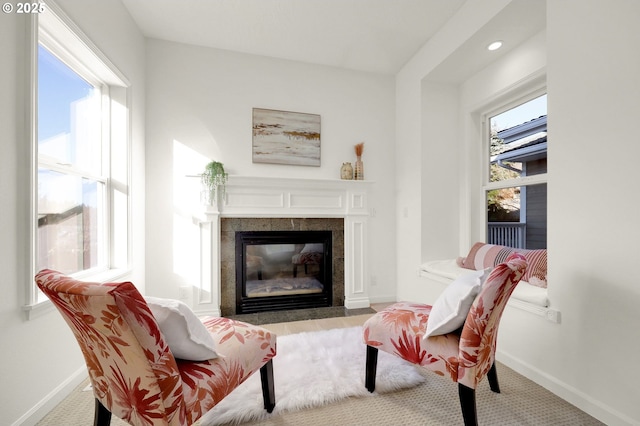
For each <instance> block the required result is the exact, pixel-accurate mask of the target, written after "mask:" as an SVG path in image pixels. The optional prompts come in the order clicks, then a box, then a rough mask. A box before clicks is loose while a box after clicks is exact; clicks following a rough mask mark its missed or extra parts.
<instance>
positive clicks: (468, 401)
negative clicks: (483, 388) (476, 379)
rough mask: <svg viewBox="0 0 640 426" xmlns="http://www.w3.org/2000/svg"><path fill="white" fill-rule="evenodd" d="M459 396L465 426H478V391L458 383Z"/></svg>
mask: <svg viewBox="0 0 640 426" xmlns="http://www.w3.org/2000/svg"><path fill="white" fill-rule="evenodd" d="M458 395H459V396H460V407H461V408H462V418H463V419H464V426H478V414H477V413H476V390H475V389H471V388H469V387H467V386H465V385H461V384H460V383H458Z"/></svg>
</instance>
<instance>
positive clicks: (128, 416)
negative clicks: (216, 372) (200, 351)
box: [35, 269, 187, 425]
mask: <svg viewBox="0 0 640 426" xmlns="http://www.w3.org/2000/svg"><path fill="white" fill-rule="evenodd" d="M35 279H36V283H37V285H38V287H39V288H40V289H41V290H42V291H43V292H44V293H45V294H46V295H47V296H48V297H49V299H51V301H52V302H53V304H54V305H55V306H56V308H57V309H58V310H59V311H60V313H61V314H62V316H63V317H64V319H65V321H66V322H67V324H68V325H69V327H70V328H71V330H72V331H73V334H74V335H75V337H76V339H77V341H78V344H79V345H80V349H81V350H82V354H83V355H84V358H85V361H86V364H87V369H88V371H89V378H90V379H91V383H92V385H93V392H94V395H95V397H96V398H97V399H98V400H99V401H100V402H101V403H102V405H104V406H105V407H106V408H107V409H108V410H109V411H111V412H112V413H113V414H115V415H116V416H118V417H120V418H122V419H125V420H126V421H128V422H129V423H131V424H134V425H148V424H154V425H161V424H169V425H178V424H185V423H186V418H187V417H186V408H185V404H184V398H183V394H182V381H181V379H180V372H179V371H178V367H177V365H176V361H175V359H174V357H173V355H172V354H171V351H170V350H169V347H168V346H167V344H166V342H165V341H164V338H163V337H162V333H161V332H160V329H159V327H158V323H157V322H156V320H155V318H154V316H153V314H152V313H151V311H150V310H149V307H148V306H147V303H146V302H145V300H144V298H143V297H142V296H141V295H140V293H139V292H138V290H137V289H136V288H135V286H134V285H133V284H132V283H130V282H123V283H109V284H99V283H90V282H83V281H78V280H75V279H72V278H70V277H67V276H65V275H63V274H61V273H59V272H56V271H52V270H46V269H45V270H42V271H40V272H39V273H38V274H37V275H36V277H35Z"/></svg>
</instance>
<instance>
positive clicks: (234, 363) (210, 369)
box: [177, 317, 276, 419]
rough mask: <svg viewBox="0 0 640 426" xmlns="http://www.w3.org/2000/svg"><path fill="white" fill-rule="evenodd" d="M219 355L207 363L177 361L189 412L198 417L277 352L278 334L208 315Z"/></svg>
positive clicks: (209, 325)
mask: <svg viewBox="0 0 640 426" xmlns="http://www.w3.org/2000/svg"><path fill="white" fill-rule="evenodd" d="M203 324H204V325H205V327H206V328H207V330H208V331H209V333H210V334H211V335H212V336H213V339H214V341H215V344H216V352H217V353H218V357H217V358H215V359H212V360H207V361H203V362H189V361H183V360H177V363H178V369H179V370H180V376H181V378H182V390H183V395H184V400H185V403H186V405H187V411H188V412H189V414H190V415H191V416H192V418H194V419H197V418H199V417H200V416H202V415H203V414H204V413H206V412H207V411H209V410H210V409H212V408H213V407H214V406H215V405H216V404H218V402H220V401H221V400H222V399H223V398H224V397H225V396H226V395H228V394H229V393H231V391H232V390H234V389H235V388H236V387H237V386H238V385H240V384H241V383H242V382H244V381H245V380H246V379H247V378H248V377H249V376H250V375H251V374H252V373H253V372H255V371H257V370H258V369H260V367H262V366H263V365H264V364H265V363H266V362H267V361H268V360H270V359H271V358H273V357H274V356H275V354H276V335H275V334H273V333H271V332H270V331H269V330H267V329H265V328H262V327H259V326H256V325H251V324H248V323H244V322H241V321H235V320H232V319H229V318H222V317H208V318H205V319H204V320H203Z"/></svg>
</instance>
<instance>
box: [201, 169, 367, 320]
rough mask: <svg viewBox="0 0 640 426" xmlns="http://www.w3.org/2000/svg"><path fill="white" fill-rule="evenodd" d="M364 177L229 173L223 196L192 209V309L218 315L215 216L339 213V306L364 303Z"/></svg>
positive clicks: (331, 215) (362, 305) (217, 230)
mask: <svg viewBox="0 0 640 426" xmlns="http://www.w3.org/2000/svg"><path fill="white" fill-rule="evenodd" d="M370 183H371V182H370V181H355V180H336V179H291V178H268V177H247V176H230V177H229V180H228V182H227V184H226V185H225V190H224V196H223V197H222V199H221V200H216V203H214V205H213V206H210V207H207V208H204V207H203V210H202V211H199V212H196V213H195V215H194V218H195V221H196V222H197V223H198V224H199V228H200V283H199V288H198V289H197V291H196V294H194V298H193V306H192V308H193V310H194V312H196V313H197V314H198V315H215V316H220V314H221V312H220V300H221V295H220V219H221V218H223V217H224V218H234V217H240V218H242V217H251V218H343V219H344V253H345V255H344V256H345V259H344V269H345V271H344V275H345V276H344V285H345V288H344V295H345V300H344V306H345V307H346V308H347V309H359V308H368V307H369V306H370V299H369V291H368V286H367V283H368V282H369V273H368V268H367V265H368V250H367V240H368V223H367V222H368V218H369V214H370V213H369V208H368V205H367V203H368V199H367V198H368V189H369V187H370Z"/></svg>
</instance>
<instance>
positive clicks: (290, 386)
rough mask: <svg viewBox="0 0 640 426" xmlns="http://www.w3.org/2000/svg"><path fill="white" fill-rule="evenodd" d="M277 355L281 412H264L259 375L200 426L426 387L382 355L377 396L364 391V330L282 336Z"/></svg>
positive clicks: (409, 369) (410, 369)
mask: <svg viewBox="0 0 640 426" xmlns="http://www.w3.org/2000/svg"><path fill="white" fill-rule="evenodd" d="M277 351H278V352H277V355H276V357H275V358H274V359H273V372H274V382H275V392H276V407H275V409H274V410H273V413H272V414H269V413H267V412H266V410H265V409H264V406H263V402H262V388H261V385H260V372H255V373H254V374H253V375H252V376H251V377H249V379H247V381H246V382H244V383H243V384H242V385H240V386H238V388H237V389H235V390H234V391H233V392H232V393H231V394H230V395H228V396H227V397H226V398H225V399H223V400H222V401H221V402H220V403H219V404H218V405H216V406H215V407H214V408H213V410H211V411H209V412H208V413H206V414H205V415H204V416H203V417H202V418H201V419H200V421H199V422H198V424H199V425H201V426H213V425H220V424H227V423H231V424H238V423H242V422H246V421H249V420H259V419H264V418H267V417H269V416H274V415H275V416H277V415H278V413H281V412H285V411H294V410H300V409H302V408H310V407H317V406H320V405H323V404H328V403H331V402H335V401H338V400H341V399H343V398H347V397H350V396H355V397H368V396H372V395H376V394H378V393H384V392H390V391H394V390H398V389H403V388H408V387H412V386H416V385H418V384H420V383H422V382H423V381H424V378H423V377H422V376H421V375H420V373H419V372H418V371H417V369H416V367H415V366H414V365H412V364H410V363H408V362H406V361H404V360H402V359H400V358H398V357H395V356H393V355H390V354H387V353H385V352H382V351H379V352H378V373H377V375H376V391H375V392H374V393H373V394H371V393H369V391H367V389H366V388H365V386H364V372H365V358H366V345H365V344H364V343H363V342H362V327H350V328H337V329H331V330H323V331H316V332H307V333H299V334H291V335H285V336H281V337H278V344H277Z"/></svg>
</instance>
